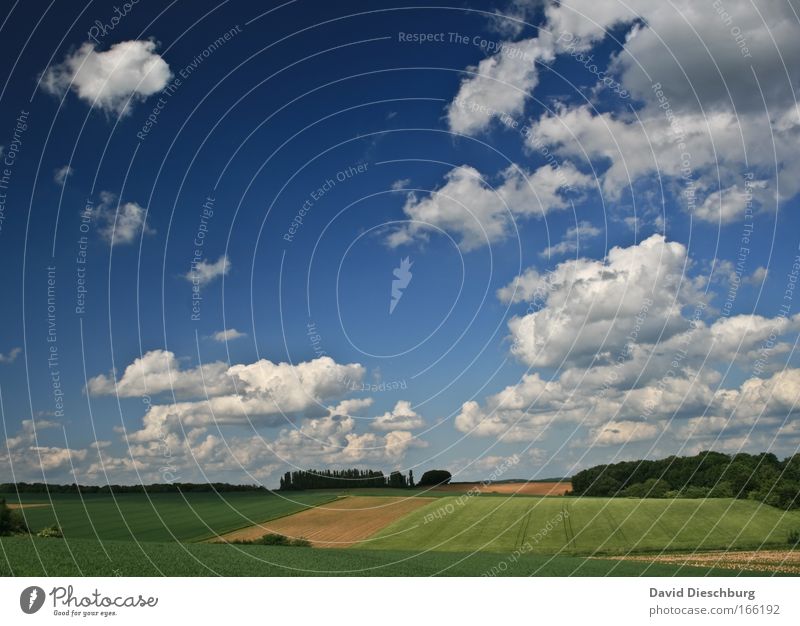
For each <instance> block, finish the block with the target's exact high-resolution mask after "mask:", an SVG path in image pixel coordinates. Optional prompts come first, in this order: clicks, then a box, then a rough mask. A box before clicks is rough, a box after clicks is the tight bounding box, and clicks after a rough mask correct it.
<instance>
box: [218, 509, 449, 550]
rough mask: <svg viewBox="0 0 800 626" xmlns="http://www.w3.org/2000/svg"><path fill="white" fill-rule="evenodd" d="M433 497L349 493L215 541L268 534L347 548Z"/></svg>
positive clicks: (318, 545) (250, 537)
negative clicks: (399, 496)
mask: <svg viewBox="0 0 800 626" xmlns="http://www.w3.org/2000/svg"><path fill="white" fill-rule="evenodd" d="M433 499H434V498H391V497H377V496H376V497H369V496H349V497H346V498H341V499H340V500H336V501H334V502H330V503H328V504H322V505H320V506H317V507H314V508H313V509H309V510H307V511H301V512H300V513H295V514H294V515H289V516H287V517H281V518H279V519H276V520H272V521H271V522H264V523H263V524H257V525H255V526H249V527H247V528H242V529H241V530H237V531H234V532H232V533H228V534H226V535H222V536H221V537H219V538H218V539H217V541H252V540H254V539H258V538H259V537H262V536H264V535H267V534H270V533H276V534H279V535H284V536H286V537H290V538H292V539H296V538H300V537H303V538H305V539H308V540H309V541H310V542H311V544H312V545H313V546H314V547H317V548H346V547H348V546H351V545H353V544H354V543H358V542H359V541H363V540H364V539H367V538H369V537H371V536H372V535H374V534H375V533H377V532H378V531H379V530H381V529H382V528H384V527H385V526H388V525H389V524H391V523H392V522H394V521H395V520H398V519H400V518H401V517H403V516H404V515H407V514H408V513H411V512H412V511H414V510H416V509H418V508H420V507H422V506H425V505H426V504H428V503H429V502H431V501H432V500H433Z"/></svg>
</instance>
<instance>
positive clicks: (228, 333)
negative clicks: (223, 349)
mask: <svg viewBox="0 0 800 626" xmlns="http://www.w3.org/2000/svg"><path fill="white" fill-rule="evenodd" d="M241 337H247V334H246V333H242V332H239V331H238V330H236V329H235V328H227V329H225V330H220V331H218V332H216V333H214V334H213V335H211V338H212V339H213V340H214V341H219V342H220V343H224V342H226V341H233V340H234V339H239V338H241Z"/></svg>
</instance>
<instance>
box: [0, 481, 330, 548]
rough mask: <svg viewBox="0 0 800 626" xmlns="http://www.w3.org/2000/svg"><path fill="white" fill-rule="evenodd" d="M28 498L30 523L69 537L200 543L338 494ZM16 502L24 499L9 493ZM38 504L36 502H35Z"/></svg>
mask: <svg viewBox="0 0 800 626" xmlns="http://www.w3.org/2000/svg"><path fill="white" fill-rule="evenodd" d="M35 495H36V497H34V496H33V495H30V496H27V497H23V499H22V502H23V504H24V508H23V509H22V510H21V513H23V514H24V516H25V519H26V521H27V524H28V527H29V528H30V529H31V530H32V531H34V532H36V531H37V530H40V529H42V528H45V527H47V526H51V525H53V524H58V525H59V526H61V529H62V530H63V532H64V536H65V537H67V538H68V539H98V538H99V539H102V540H112V539H120V540H126V539H127V540H136V541H198V540H202V539H207V538H209V537H213V536H216V535H219V534H223V533H226V532H230V531H233V530H236V529H237V528H242V527H245V526H251V525H253V524H257V523H260V522H265V521H268V520H271V519H275V518H277V517H282V516H284V515H289V514H291V513H297V512H299V511H302V510H305V509H307V508H309V507H312V506H316V505H318V504H322V503H324V502H330V501H331V500H333V499H335V498H336V494H335V493H302V494H292V495H291V496H288V497H284V496H278V495H270V494H263V493H236V492H234V493H224V494H215V493H188V494H183V495H180V494H165V493H159V494H150V495H145V494H124V495H119V496H117V497H116V498H113V497H111V496H108V495H87V496H84V497H83V498H81V497H80V496H77V495H73V494H65V495H57V496H54V497H53V498H52V501H51V502H48V500H47V498H46V496H45V497H42V494H35ZM3 497H5V498H6V499H7V500H8V502H9V503H10V504H11V505H15V504H18V503H19V501H18V500H17V499H16V496H14V495H5V496H3ZM34 505H36V506H34Z"/></svg>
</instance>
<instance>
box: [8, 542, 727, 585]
mask: <svg viewBox="0 0 800 626" xmlns="http://www.w3.org/2000/svg"><path fill="white" fill-rule="evenodd" d="M501 563H505V565H503V566H501V565H500V564H501ZM492 568H494V570H493V569H492ZM492 571H494V572H497V574H496V575H498V576H702V575H713V576H735V575H737V574H738V575H741V573H740V572H734V571H731V570H715V569H706V568H690V567H679V566H673V565H663V564H659V565H648V564H646V563H637V562H625V561H603V560H599V559H585V558H580V557H568V556H562V557H548V556H541V555H525V556H522V557H519V558H517V559H515V560H512V559H509V558H508V555H498V554H489V553H477V554H459V553H454V552H429V553H422V554H419V553H415V552H382V551H374V550H324V549H323V550H318V549H314V548H284V547H279V546H234V545H222V544H177V543H142V544H138V545H137V544H135V543H133V542H131V541H126V542H125V541H107V542H102V543H99V542H96V541H91V540H72V541H70V540H59V539H35V538H33V539H32V538H25V537H11V538H4V539H0V576H9V575H15V576H214V575H219V576H310V575H315V574H316V575H326V576H327V575H335V576H436V575H443V576H483V575H487V574H488V573H489V572H492Z"/></svg>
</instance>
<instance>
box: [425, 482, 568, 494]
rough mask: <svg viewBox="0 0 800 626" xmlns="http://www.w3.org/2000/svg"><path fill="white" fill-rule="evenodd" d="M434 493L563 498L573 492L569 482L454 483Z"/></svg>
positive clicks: (439, 488)
mask: <svg viewBox="0 0 800 626" xmlns="http://www.w3.org/2000/svg"><path fill="white" fill-rule="evenodd" d="M433 491H439V492H442V491H444V492H448V493H467V492H471V493H483V494H502V495H507V496H511V495H515V496H563V495H564V493H565V492H567V491H572V483H570V482H569V481H566V482H565V481H554V482H528V483H452V484H449V485H441V486H440V487H436V488H435V489H434V490H433Z"/></svg>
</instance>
